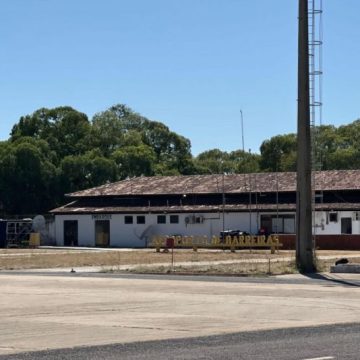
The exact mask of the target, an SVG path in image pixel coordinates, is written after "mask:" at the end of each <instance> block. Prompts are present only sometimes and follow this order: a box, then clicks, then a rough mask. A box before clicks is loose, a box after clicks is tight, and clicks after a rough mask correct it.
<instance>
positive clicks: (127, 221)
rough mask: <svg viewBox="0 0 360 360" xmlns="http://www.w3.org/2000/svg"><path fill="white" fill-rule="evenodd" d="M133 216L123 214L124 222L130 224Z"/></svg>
mask: <svg viewBox="0 0 360 360" xmlns="http://www.w3.org/2000/svg"><path fill="white" fill-rule="evenodd" d="M132 223H133V217H132V216H125V224H132Z"/></svg>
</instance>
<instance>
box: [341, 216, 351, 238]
mask: <svg viewBox="0 0 360 360" xmlns="http://www.w3.org/2000/svg"><path fill="white" fill-rule="evenodd" d="M341 233H342V234H352V219H351V218H341Z"/></svg>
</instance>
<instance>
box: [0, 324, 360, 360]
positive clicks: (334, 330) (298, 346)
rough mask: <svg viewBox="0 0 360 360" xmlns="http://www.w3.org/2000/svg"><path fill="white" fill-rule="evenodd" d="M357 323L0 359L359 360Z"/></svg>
mask: <svg viewBox="0 0 360 360" xmlns="http://www.w3.org/2000/svg"><path fill="white" fill-rule="evenodd" d="M359 344H360V324H347V325H331V326H320V327H309V328H292V329H278V330H270V331H257V332H243V333H235V334H228V335H221V336H208V337H200V338H189V339H177V340H163V341H148V342H137V343H130V344H112V345H105V346H93V347H79V348H72V349H61V350H51V351H41V352H32V353H21V354H14V355H6V356H0V360H2V359H7V360H32V359H34V360H35V359H36V360H43V359H46V360H59V359H64V360H65V359H72V360H82V359H91V360H114V359H126V360H130V359H131V360H145V359H157V360H162V359H199V360H200V359H251V360H265V359H266V360H268V359H276V360H304V359H306V360H310V359H311V360H315V359H316V360H332V359H346V360H358V359H359V358H360V345H359Z"/></svg>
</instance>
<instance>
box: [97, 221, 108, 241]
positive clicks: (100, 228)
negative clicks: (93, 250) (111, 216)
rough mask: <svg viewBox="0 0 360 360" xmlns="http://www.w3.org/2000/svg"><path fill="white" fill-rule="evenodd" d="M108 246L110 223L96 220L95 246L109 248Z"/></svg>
mask: <svg viewBox="0 0 360 360" xmlns="http://www.w3.org/2000/svg"><path fill="white" fill-rule="evenodd" d="M109 245H110V221H109V220H96V221H95V246H109Z"/></svg>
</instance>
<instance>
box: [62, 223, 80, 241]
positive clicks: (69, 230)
mask: <svg viewBox="0 0 360 360" xmlns="http://www.w3.org/2000/svg"><path fill="white" fill-rule="evenodd" d="M64 246H78V222H77V220H65V221H64Z"/></svg>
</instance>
